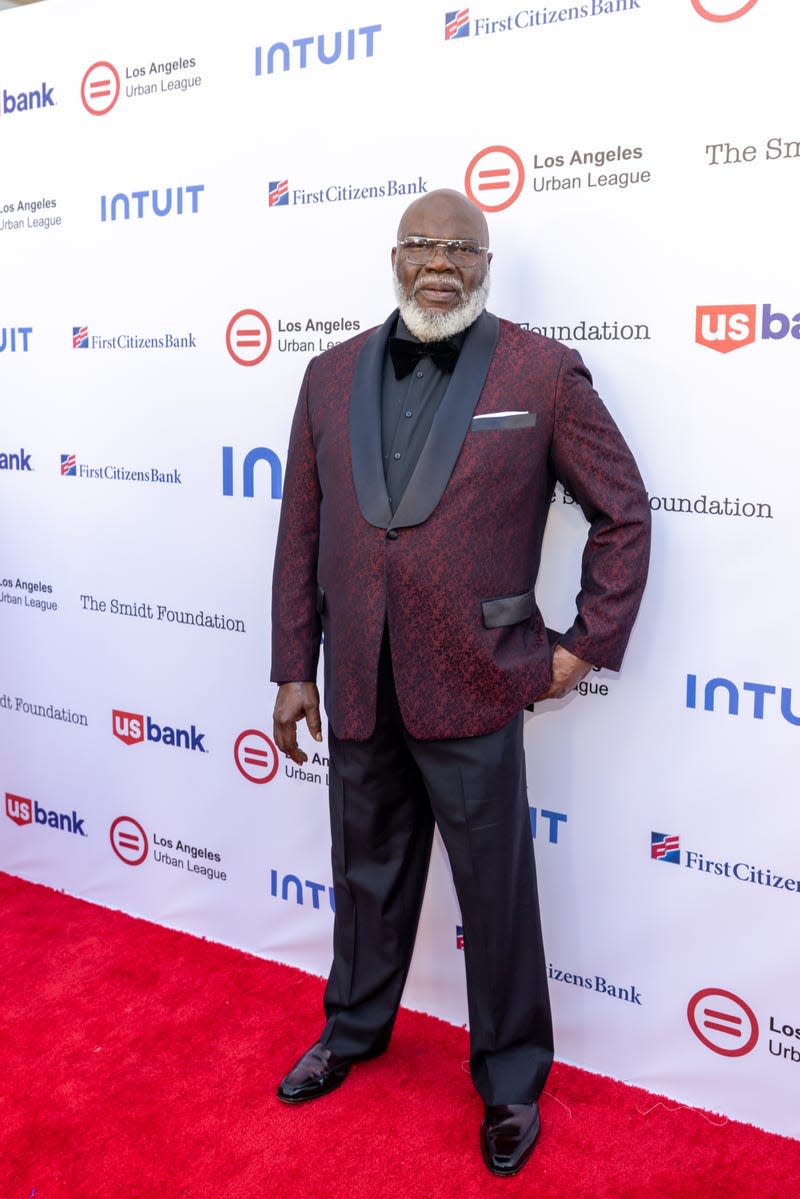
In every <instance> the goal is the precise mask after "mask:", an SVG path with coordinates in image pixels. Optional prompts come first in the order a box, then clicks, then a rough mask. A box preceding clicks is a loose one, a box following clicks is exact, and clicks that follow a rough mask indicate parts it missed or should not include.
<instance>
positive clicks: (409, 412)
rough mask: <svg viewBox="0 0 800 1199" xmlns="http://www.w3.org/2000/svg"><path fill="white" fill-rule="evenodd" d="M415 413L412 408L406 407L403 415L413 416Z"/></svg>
mask: <svg viewBox="0 0 800 1199" xmlns="http://www.w3.org/2000/svg"><path fill="white" fill-rule="evenodd" d="M413 415H414V413H413V412H412V411H411V409H410V408H406V410H405V412H404V413H403V416H413Z"/></svg>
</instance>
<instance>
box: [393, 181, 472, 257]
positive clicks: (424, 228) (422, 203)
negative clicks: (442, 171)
mask: <svg viewBox="0 0 800 1199" xmlns="http://www.w3.org/2000/svg"><path fill="white" fill-rule="evenodd" d="M405 237H441V238H467V239H469V240H471V241H477V242H478V243H479V245H482V246H488V244H489V226H488V225H487V224H486V217H485V216H484V215H483V213H482V212H481V210H480V208H478V205H477V204H473V203H472V201H471V200H468V199H467V197H466V196H464V195H462V194H461V192H457V191H453V190H451V189H450V188H448V187H442V188H439V189H438V190H437V191H432V192H428V193H427V194H426V195H424V196H420V197H419V199H418V200H414V202H413V204H409V206H408V208H407V209H406V210H405V212H404V213H403V215H402V216H401V218H400V224H399V226H398V229H397V240H398V241H402V240H403V238H405Z"/></svg>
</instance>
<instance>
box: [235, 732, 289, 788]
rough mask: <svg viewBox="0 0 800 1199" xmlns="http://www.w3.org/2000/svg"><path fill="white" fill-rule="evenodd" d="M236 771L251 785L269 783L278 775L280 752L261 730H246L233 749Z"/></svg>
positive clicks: (237, 739)
mask: <svg viewBox="0 0 800 1199" xmlns="http://www.w3.org/2000/svg"><path fill="white" fill-rule="evenodd" d="M233 760H234V762H235V763H236V769H237V770H238V771H239V773H240V774H243V775H244V777H245V778H246V779H247V780H248V781H249V782H251V783H269V782H271V781H272V779H274V778H275V775H276V774H277V773H278V751H277V749H276V748H275V744H274V743H273V742H272V741H271V740H270V739H269V737H268V736H267V734H266V733H262V732H261V730H260V729H245V731H244V732H243V733H240V734H239V736H238V737H237V738H236V744H235V745H234V747H233Z"/></svg>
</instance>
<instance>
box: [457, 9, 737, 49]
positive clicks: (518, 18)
mask: <svg viewBox="0 0 800 1199" xmlns="http://www.w3.org/2000/svg"><path fill="white" fill-rule="evenodd" d="M752 3H755V0H752ZM641 7H642V0H588V2H587V3H584V4H570V5H568V6H562V7H560V8H549V7H548V6H547V5H544V4H543V5H542V6H541V8H522V9H519V10H518V11H517V12H516V13H513V14H511V15H509V16H505V17H498V18H495V17H483V16H479V17H472V18H470V11H469V9H468V8H458V9H454V10H453V11H451V12H445V14H444V39H445V41H446V42H454V41H456V40H459V39H461V38H465V37H470V36H472V37H487V36H489V35H491V34H495V33H516V32H518V31H519V30H521V29H538V28H541V27H543V26H546V25H559V24H561V22H563V21H579V20H581V19H582V18H584V17H609V16H613V14H614V13H628V12H634V11H635V10H636V9H640V8H641Z"/></svg>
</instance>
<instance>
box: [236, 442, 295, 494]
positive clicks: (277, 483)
mask: <svg viewBox="0 0 800 1199" xmlns="http://www.w3.org/2000/svg"><path fill="white" fill-rule="evenodd" d="M257 462H267V463H269V488H268V491H269V496H270V498H271V499H273V500H279V499H280V498H281V495H282V494H283V489H282V481H283V471H282V468H281V460H280V458H279V457H278V455H277V454H276V453H275V451H274V450H270V449H268V448H267V446H264V445H259V446H256V447H255V449H252V450H250V452H249V453H248V454H245V457H244V461H243V462H242V487H241V494H242V496H243V497H244V498H245V499H248V500H252V498H253V496H254V495H255V467H256V463H257ZM265 491H266V489H265ZM265 491H264V492H262V494H264V493H265ZM222 494H223V495H235V494H236V492H235V491H234V460H233V446H232V445H224V446H223V447H222Z"/></svg>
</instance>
